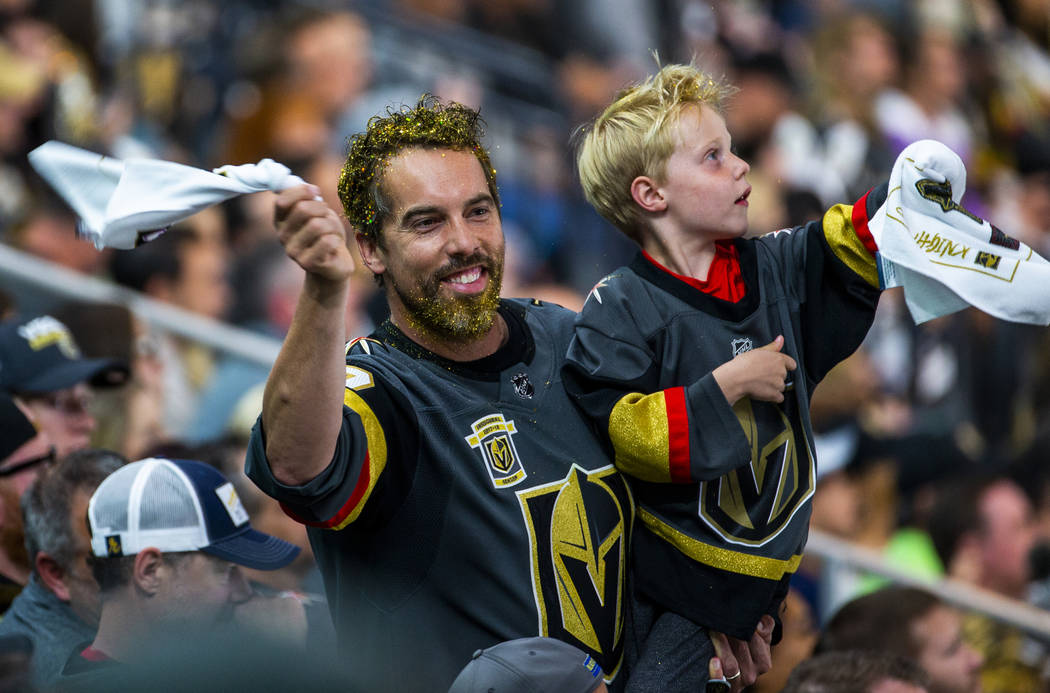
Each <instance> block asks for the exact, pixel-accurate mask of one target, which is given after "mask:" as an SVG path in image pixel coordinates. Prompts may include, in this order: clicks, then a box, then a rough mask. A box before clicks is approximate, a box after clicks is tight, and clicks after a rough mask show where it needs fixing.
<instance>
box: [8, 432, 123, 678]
mask: <svg viewBox="0 0 1050 693" xmlns="http://www.w3.org/2000/svg"><path fill="white" fill-rule="evenodd" d="M125 463H126V460H125V459H124V458H123V457H121V456H120V455H118V454H117V453H114V452H109V451H107V450H93V449H85V450H79V451H77V452H73V453H70V454H69V455H67V456H66V457H64V458H63V459H61V460H60V461H59V462H58V463H57V464H55V465H54V466H53V467H51V468H50V469H48V470H47V471H46V472H45V473H43V474H41V475H40V477H39V478H38V479H37V480H36V481H35V482H34V483H33V485H32V486H30V487H29V489H27V491H26V493H25V495H24V496H23V497H22V513H23V517H24V520H25V534H26V551H27V552H28V555H29V556H30V561H31V563H32V566H33V571H32V574H31V575H30V577H29V583H28V584H27V585H26V587H25V589H23V590H22V592H21V593H20V594H19V595H18V596H17V597H16V598H15V600H14V602H12V604H11V608H10V609H9V610H8V611H7V613H6V614H5V615H4V618H3V621H0V636H5V635H24V636H26V637H28V638H29V639H30V641H32V643H33V658H32V664H31V667H32V678H33V681H34V683H36V684H37V685H39V686H47V685H49V684H51V683H53V682H54V681H55V680H56V679H57V677H58V675H59V674H60V673H61V670H62V665H63V664H64V663H65V661H66V657H68V655H69V653H70V651H72V650H73V648H74V647H75V646H76V645H77V644H79V643H82V642H85V641H89V640H91V639H92V638H94V636H95V629H96V628H97V627H98V610H99V599H98V585H97V583H96V582H95V579H94V577H92V574H91V569H90V567H88V564H87V557H88V554H89V552H90V538H89V536H88V529H87V519H86V518H87V504H88V500H89V499H90V498H91V494H92V493H93V492H94V491H95V489H96V488H97V487H98V485H99V484H100V483H102V480H103V479H105V478H106V477H107V476H109V474H110V473H111V472H113V471H115V470H116V469H117V468H119V467H120V466H122V465H123V464H125Z"/></svg>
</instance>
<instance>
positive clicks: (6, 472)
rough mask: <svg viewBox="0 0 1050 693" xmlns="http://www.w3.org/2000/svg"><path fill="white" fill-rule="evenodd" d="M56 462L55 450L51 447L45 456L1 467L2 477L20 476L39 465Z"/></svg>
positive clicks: (0, 474) (0, 473) (0, 475)
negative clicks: (22, 472) (24, 471)
mask: <svg viewBox="0 0 1050 693" xmlns="http://www.w3.org/2000/svg"><path fill="white" fill-rule="evenodd" d="M54 461H55V448H54V446H52V447H51V449H50V450H48V451H47V452H46V453H44V454H43V455H40V456H38V457H30V458H29V459H28V460H22V461H21V462H15V463H14V464H12V465H11V466H9V467H0V477H5V476H11V475H12V474H18V473H19V472H21V471H23V470H25V469H29V468H30V467H35V466H37V465H38V464H52V463H53V462H54Z"/></svg>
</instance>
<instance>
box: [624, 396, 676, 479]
mask: <svg viewBox="0 0 1050 693" xmlns="http://www.w3.org/2000/svg"><path fill="white" fill-rule="evenodd" d="M609 440H610V441H612V445H613V450H614V451H615V453H616V460H615V462H616V467H617V469H619V470H620V471H621V472H624V473H625V474H630V475H631V476H633V477H635V478H637V479H642V480H643V481H654V482H658V483H670V481H671V472H670V468H669V462H670V460H669V452H668V450H669V441H668V427H667V405H666V403H665V401H664V393H663V392H662V391H661V392H656V393H654V394H651V395H643V394H641V393H637V392H632V393H631V394H629V395H625V396H624V397H621V398H620V400H619V401H618V402H617V403H616V404H615V405H614V406H613V409H612V412H611V413H610V414H609Z"/></svg>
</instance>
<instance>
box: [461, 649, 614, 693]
mask: <svg viewBox="0 0 1050 693" xmlns="http://www.w3.org/2000/svg"><path fill="white" fill-rule="evenodd" d="M601 683H602V668H601V667H600V666H598V662H596V661H594V659H593V658H591V657H590V656H588V655H586V654H584V653H583V652H582V651H580V650H578V649H576V648H575V647H573V646H572V645H570V644H568V643H566V642H562V641H561V640H556V639H554V638H538V637H537V638H519V639H517V640H508V641H507V642H501V643H500V644H498V645H494V646H492V647H488V648H486V649H484V650H478V651H477V652H475V653H474V654H473V656H472V657H471V659H470V662H468V663H467V666H465V667H463V671H461V672H459V676H457V677H456V680H455V681H453V682H452V687H451V688H449V689H448V693H590V692H591V691H593V690H595V689H596V688H598V686H599V685H600V684H601Z"/></svg>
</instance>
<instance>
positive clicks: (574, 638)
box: [518, 465, 634, 680]
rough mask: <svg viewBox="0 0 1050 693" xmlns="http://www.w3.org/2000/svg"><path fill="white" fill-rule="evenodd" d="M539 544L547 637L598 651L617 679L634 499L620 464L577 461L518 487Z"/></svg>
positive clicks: (536, 573)
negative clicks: (547, 478) (593, 465)
mask: <svg viewBox="0 0 1050 693" xmlns="http://www.w3.org/2000/svg"><path fill="white" fill-rule="evenodd" d="M518 499H519V500H520V501H521V506H522V512H523V513H524V515H525V520H526V523H527V525H528V529H529V538H530V540H531V543H532V550H533V555H532V569H533V580H534V591H535V594H536V606H537V610H538V612H539V620H540V629H539V632H540V634H541V635H544V636H548V637H555V638H558V639H559V640H564V641H565V642H568V643H571V644H573V645H575V646H576V647H578V648H580V649H581V650H583V651H584V652H585V653H587V654H588V655H590V656H591V657H594V658H595V659H596V660H597V661H598V663H599V664H600V665H601V667H602V671H604V672H605V673H606V675H607V676H608V677H609V678H608V679H607V680H611V678H612V677H615V676H616V674H617V673H618V671H619V667H620V663H621V661H622V658H623V635H624V633H623V629H624V615H625V609H626V597H627V595H625V594H624V576H625V574H626V570H627V557H628V550H629V546H630V532H631V526H632V519H633V517H634V502H633V500H632V499H631V495H630V491H629V490H628V488H627V484H626V482H625V481H624V478H623V477H622V476H621V475H620V474H619V473H618V472H616V470H615V469H614V468H613V467H612V466H607V467H603V468H601V469H598V470H594V471H590V472H588V471H586V470H584V469H581V468H579V467H577V466H576V465H573V467H572V469H570V470H569V473H568V475H567V476H566V477H565V478H564V479H562V480H559V481H556V482H554V483H551V484H545V485H543V486H537V487H535V488H531V489H527V490H523V491H518Z"/></svg>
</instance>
